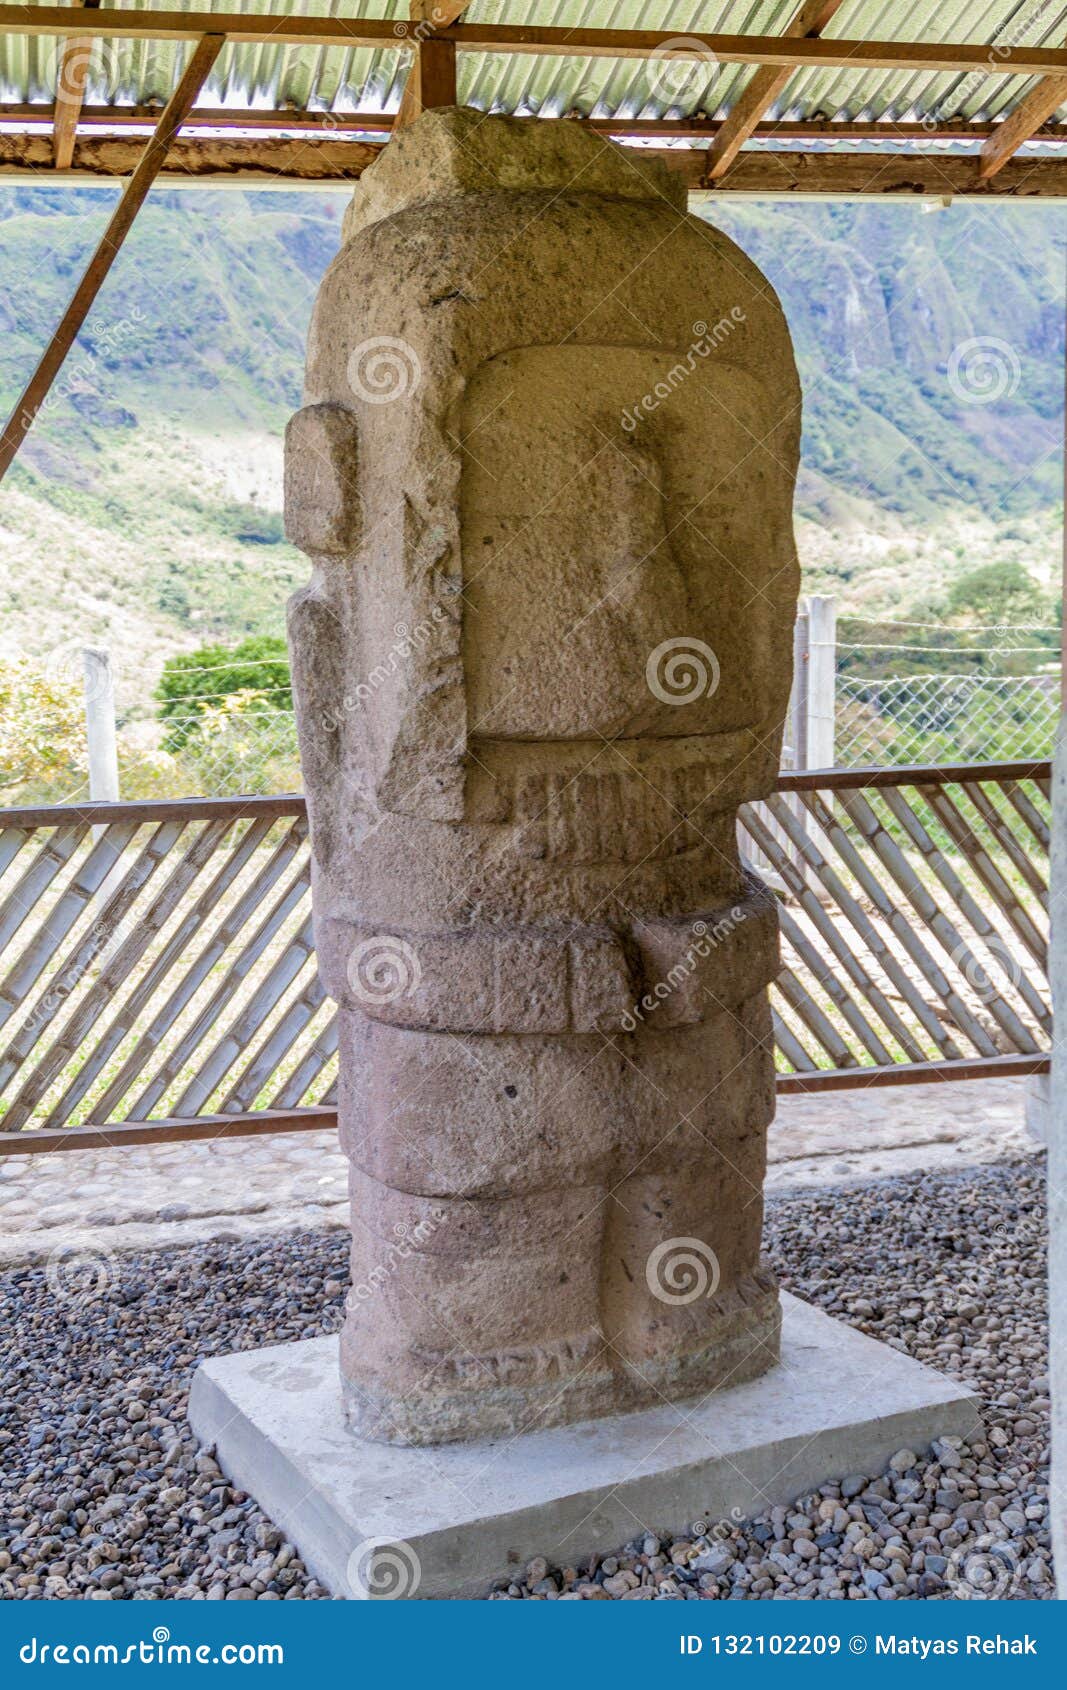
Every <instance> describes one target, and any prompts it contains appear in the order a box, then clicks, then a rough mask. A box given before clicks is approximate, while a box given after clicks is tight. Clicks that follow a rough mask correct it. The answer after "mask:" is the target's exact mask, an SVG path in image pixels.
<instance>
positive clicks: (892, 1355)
mask: <svg viewBox="0 0 1067 1690" xmlns="http://www.w3.org/2000/svg"><path fill="white" fill-rule="evenodd" d="M782 1303H783V1315H784V1321H783V1331H782V1356H781V1361H780V1363H779V1365H778V1366H777V1367H775V1368H774V1369H773V1370H772V1371H771V1372H769V1373H765V1374H764V1375H763V1376H762V1377H761V1378H759V1379H756V1380H754V1381H752V1382H751V1383H749V1384H745V1385H738V1386H734V1387H730V1388H728V1389H723V1390H719V1391H715V1392H713V1393H711V1395H709V1396H706V1397H703V1398H697V1399H694V1400H690V1401H687V1402H684V1403H675V1404H667V1403H664V1404H663V1406H662V1407H658V1408H654V1409H647V1410H644V1411H642V1412H641V1413H637V1414H627V1415H621V1416H618V1417H616V1418H613V1419H606V1420H595V1421H588V1422H584V1423H582V1424H579V1425H574V1426H565V1427H560V1428H559V1429H556V1430H551V1431H545V1432H535V1433H527V1434H525V1435H524V1436H521V1437H517V1438H511V1439H500V1440H499V1441H494V1442H486V1443H477V1444H448V1445H442V1446H439V1447H437V1448H433V1449H403V1448H397V1447H395V1446H391V1445H387V1444H374V1443H368V1442H365V1441H363V1440H361V1439H358V1438H356V1437H354V1436H353V1435H352V1433H351V1432H349V1431H348V1430H347V1429H346V1427H345V1425H344V1422H343V1420H342V1416H341V1390H340V1382H339V1379H338V1371H337V1340H336V1339H335V1338H313V1339H309V1340H307V1341H306V1342H304V1343H299V1344H284V1345H278V1346H276V1347H274V1348H271V1349H265V1350H249V1351H246V1352H244V1353H243V1354H238V1355H230V1356H223V1357H219V1358H217V1359H215V1360H213V1361H208V1362H205V1363H204V1364H203V1365H202V1366H201V1367H200V1369H199V1370H198V1372H197V1374H196V1377H195V1379H194V1381H193V1389H192V1395H191V1398H190V1403H189V1418H190V1420H191V1422H192V1426H193V1429H194V1431H195V1432H196V1435H197V1437H198V1438H199V1439H200V1441H201V1442H202V1443H203V1444H205V1445H208V1446H213V1447H214V1449H215V1452H216V1457H217V1459H218V1461H219V1463H220V1464H221V1466H222V1468H223V1469H224V1471H225V1472H226V1473H227V1474H228V1475H229V1476H230V1478H231V1479H232V1480H233V1482H234V1483H235V1484H236V1485H238V1486H240V1488H241V1489H242V1490H246V1491H248V1492H249V1493H250V1494H251V1495H252V1496H254V1497H255V1498H256V1500H257V1501H258V1502H259V1503H260V1505H261V1507H263V1508H264V1509H265V1511H266V1512H267V1514H269V1515H270V1517H271V1519H272V1520H274V1521H275V1523H276V1524H277V1525H278V1526H280V1527H281V1528H282V1529H283V1530H284V1531H285V1532H286V1533H287V1534H288V1536H289V1537H290V1538H291V1539H292V1541H293V1542H294V1543H295V1544H296V1545H297V1547H298V1548H299V1550H300V1553H301V1555H302V1556H303V1558H304V1561H305V1562H306V1564H307V1565H308V1567H309V1568H311V1570H312V1571H313V1572H314V1573H315V1575H316V1576H317V1577H318V1578H319V1579H321V1580H322V1582H323V1583H324V1584H326V1585H327V1587H328V1588H329V1589H330V1590H331V1591H332V1592H333V1593H334V1594H335V1595H337V1596H344V1597H364V1596H368V1595H371V1596H394V1595H395V1596H409V1597H413V1596H414V1597H447V1596H477V1595H481V1594H483V1593H484V1591H485V1590H486V1588H487V1587H488V1585H489V1584H490V1583H491V1581H492V1580H493V1579H494V1578H497V1577H500V1576H502V1575H505V1574H507V1573H508V1572H509V1570H511V1569H513V1568H515V1567H517V1566H519V1565H521V1564H523V1563H525V1562H526V1561H527V1560H528V1559H530V1557H531V1556H533V1555H535V1554H543V1555H546V1556H548V1557H549V1559H550V1560H555V1561H557V1562H559V1563H569V1564H572V1565H573V1564H574V1562H575V1561H577V1560H580V1559H581V1558H582V1557H584V1556H588V1555H589V1554H590V1553H591V1552H592V1551H593V1550H598V1551H600V1552H606V1551H607V1550H609V1549H615V1548H618V1546H619V1545H620V1544H622V1543H624V1542H626V1541H628V1540H629V1539H631V1538H632V1537H634V1536H635V1534H637V1533H639V1531H640V1529H641V1526H642V1524H646V1525H648V1526H656V1527H659V1528H661V1529H672V1528H675V1529H681V1528H683V1527H685V1526H687V1525H688V1522H689V1521H690V1520H692V1519H695V1518H697V1517H698V1516H700V1517H702V1518H704V1519H707V1520H709V1521H711V1522H714V1521H716V1520H720V1519H724V1520H728V1521H730V1522H731V1523H732V1522H733V1521H734V1520H736V1519H738V1518H742V1517H745V1516H749V1515H752V1514H756V1513H762V1512H763V1511H764V1510H765V1509H767V1508H769V1507H772V1506H773V1505H774V1504H776V1503H787V1502H790V1501H792V1500H793V1499H794V1498H795V1497H797V1496H800V1495H802V1494H803V1493H805V1492H807V1491H810V1490H813V1489H815V1488H816V1487H817V1486H818V1485H820V1484H822V1483H824V1482H825V1481H826V1480H827V1479H832V1478H842V1477H844V1476H845V1475H847V1474H850V1473H863V1474H876V1473H879V1472H880V1471H881V1470H882V1469H883V1468H884V1467H885V1466H886V1464H887V1462H888V1460H889V1458H890V1456H891V1455H892V1454H893V1453H894V1452H895V1451H896V1450H898V1449H901V1448H912V1449H914V1450H915V1451H916V1452H917V1453H919V1454H921V1453H922V1452H923V1451H924V1449H925V1448H926V1446H927V1444H929V1443H930V1441H931V1440H932V1439H933V1438H935V1437H938V1436H939V1435H942V1434H944V1433H949V1434H953V1433H954V1434H956V1435H958V1436H968V1435H970V1434H971V1433H973V1431H974V1430H975V1427H976V1424H977V1420H978V1409H977V1404H976V1402H975V1400H974V1399H973V1398H972V1397H971V1396H970V1395H969V1394H968V1393H967V1392H966V1391H965V1390H964V1389H963V1388H962V1387H961V1386H959V1385H956V1384H954V1383H953V1382H952V1381H951V1380H949V1379H946V1378H944V1377H943V1376H942V1375H940V1374H938V1373H935V1372H933V1371H932V1369H930V1368H928V1367H925V1366H922V1365H921V1364H920V1363H919V1362H915V1361H912V1360H910V1359H909V1358H908V1357H906V1356H903V1355H901V1354H899V1352H898V1351H896V1350H893V1349H890V1348H889V1347H888V1346H887V1345H885V1344H880V1343H876V1342H875V1341H874V1340H873V1339H871V1338H866V1337H864V1336H863V1335H862V1334H861V1333H858V1332H855V1331H853V1330H852V1329H851V1328H850V1327H847V1326H843V1325H841V1324H840V1323H839V1322H837V1321H835V1320H831V1319H830V1317H829V1316H828V1315H826V1314H823V1313H822V1312H821V1311H820V1310H818V1309H814V1308H811V1307H810V1306H809V1305H808V1304H806V1303H802V1302H800V1301H798V1300H797V1299H796V1298H794V1297H790V1296H788V1295H786V1296H783V1298H782Z"/></svg>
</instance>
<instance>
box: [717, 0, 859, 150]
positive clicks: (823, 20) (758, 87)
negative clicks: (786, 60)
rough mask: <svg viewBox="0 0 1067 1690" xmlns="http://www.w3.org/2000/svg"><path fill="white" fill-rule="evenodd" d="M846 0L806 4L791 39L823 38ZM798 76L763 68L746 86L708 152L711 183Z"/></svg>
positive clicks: (812, 0) (790, 32)
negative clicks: (797, 37) (792, 78)
mask: <svg viewBox="0 0 1067 1690" xmlns="http://www.w3.org/2000/svg"><path fill="white" fill-rule="evenodd" d="M843 3H844V0H804V4H803V5H802V6H801V8H800V10H799V12H797V14H796V16H795V17H794V18H793V19H792V21H791V22H790V23H789V24H787V26H786V28H785V31H784V33H785V34H786V35H787V36H815V35H821V34H822V32H823V30H824V29H825V28H826V26H827V24H828V23H829V22H830V21H831V19H832V18H833V16H834V13H835V12H838V11H840V9H841V6H842V5H843ZM793 75H794V71H793V69H792V68H791V67H790V68H789V69H787V70H777V69H775V68H774V67H773V66H771V65H762V66H761V67H760V68H759V70H757V71H755V72H754V74H753V75H752V76H751V77H750V79H749V80H748V82H747V83H746V84H745V86H744V88H743V89H742V90H741V93H740V95H739V97H738V99H737V101H736V102H735V104H734V105H733V107H732V108H731V110H730V111H729V113H728V114H727V116H726V118H725V120H724V122H723V126H722V128H721V129H720V130H719V133H718V135H717V136H716V137H715V141H714V144H713V145H712V146H711V147H709V148H708V181H709V182H716V181H718V179H719V177H720V176H725V175H726V172H727V171H728V170H729V168H730V166H731V164H733V162H734V159H735V158H736V157H737V155H738V153H739V152H740V151H741V148H742V147H743V146H744V144H745V142H746V141H747V140H749V138H750V137H751V136H752V135H754V134H755V132H756V129H757V127H758V125H759V121H760V119H761V118H762V117H763V116H764V114H765V113H766V112H768V111H769V110H770V108H771V106H773V104H774V102H775V100H776V99H777V98H778V96H779V94H780V93H781V92H782V90H783V88H784V87H785V86H786V84H787V82H789V80H790V78H791V77H792V76H793Z"/></svg>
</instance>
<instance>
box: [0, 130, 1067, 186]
mask: <svg viewBox="0 0 1067 1690" xmlns="http://www.w3.org/2000/svg"><path fill="white" fill-rule="evenodd" d="M383 144H384V137H383V138H382V139H381V140H378V141H356V140H338V139H337V138H336V137H333V138H330V139H326V138H322V139H320V138H319V137H317V136H316V137H315V138H314V139H312V138H310V137H308V136H301V137H295V136H294V137H289V138H285V137H282V136H273V135H272V136H262V137H255V136H248V137H242V138H240V139H237V140H231V139H227V138H223V137H219V136H203V137H199V136H194V135H188V136H184V135H183V136H179V137H178V139H177V140H176V141H174V142H173V143H172V145H171V147H170V149H169V151H168V154H167V160H166V163H165V165H164V167H163V172H162V175H161V177H160V180H161V181H165V182H166V184H167V186H168V187H191V186H195V185H201V184H202V185H204V186H209V187H219V186H222V185H225V184H226V183H235V184H241V185H243V186H248V187H256V186H258V187H272V188H286V187H301V186H306V185H308V184H309V183H323V184H333V185H335V186H338V187H340V186H343V185H344V184H345V183H349V184H350V183H352V182H353V181H354V180H355V179H356V178H357V177H358V176H360V175H361V174H362V172H363V171H364V170H365V169H366V167H367V166H368V165H369V164H372V163H373V162H374V160H375V159H376V158H377V157H378V155H379V153H380V152H381V150H382V146H383ZM144 148H145V142H144V140H143V139H142V138H140V137H137V138H134V137H132V136H123V135H115V136H111V135H100V136H97V135H94V136H86V135H80V136H79V138H78V141H77V143H76V145H75V148H74V160H73V164H72V167H71V169H70V171H67V172H65V173H64V177H65V179H66V180H68V181H70V180H74V181H84V182H106V181H114V180H115V179H116V178H119V177H123V176H128V174H129V172H130V171H131V170H132V169H133V168H134V166H135V165H136V164H137V161H138V159H139V157H140V155H141V154H142V152H143V151H144ZM641 156H642V157H643V158H656V159H660V160H662V162H663V163H664V164H666V165H667V166H668V168H669V169H671V170H676V171H678V172H679V174H680V175H681V176H683V178H684V179H685V182H686V185H687V187H688V188H689V189H690V190H692V191H699V190H700V189H701V188H702V187H706V179H705V163H704V148H703V147H676V148H673V149H671V150H663V151H660V150H658V149H655V148H651V147H650V148H647V149H646V150H645V151H644V152H643V153H642V155H641ZM5 177H7V178H17V179H19V180H21V181H27V180H28V181H39V182H42V183H45V182H47V183H53V182H54V181H55V171H54V170H53V167H52V143H51V137H50V136H49V135H46V134H45V135H32V134H27V133H23V134H20V135H0V181H3V180H4V178H5ZM714 192H715V193H716V194H731V193H741V194H754V195H763V196H766V195H785V194H789V195H793V194H799V195H804V194H825V195H830V196H840V197H842V198H849V199H851V198H858V197H861V196H875V195H877V196H886V195H896V196H897V197H898V198H899V197H901V196H903V197H904V198H913V197H921V198H926V199H942V198H951V197H953V196H956V195H959V196H963V197H972V198H986V199H997V198H1000V199H1011V198H1019V199H1058V200H1067V158H1064V157H1063V156H1062V154H1061V156H1059V157H1044V158H1032V157H1031V158H1025V159H1010V160H1009V161H1008V163H1007V164H1006V165H1005V166H1004V168H1003V169H1002V170H1001V171H999V172H998V174H997V175H996V176H995V177H994V178H993V179H992V180H991V181H989V182H983V181H981V180H980V178H979V176H978V172H977V170H976V169H975V159H974V156H973V155H971V154H959V153H924V154H922V155H920V156H902V155H901V154H899V153H896V154H893V153H872V152H852V151H845V150H844V149H841V150H840V151H834V152H785V151H778V152H764V151H763V150H762V149H754V148H751V147H749V148H746V149H745V150H744V151H743V152H742V153H740V154H739V156H738V158H737V159H736V160H735V161H734V163H733V165H732V166H731V167H730V169H729V171H728V172H727V173H726V175H725V176H724V177H722V178H721V179H720V180H719V181H718V182H717V183H716V185H715V189H714Z"/></svg>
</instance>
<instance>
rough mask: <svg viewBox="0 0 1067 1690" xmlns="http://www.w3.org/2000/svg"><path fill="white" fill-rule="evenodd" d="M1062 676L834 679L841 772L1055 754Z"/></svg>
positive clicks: (1007, 759) (838, 758) (837, 748)
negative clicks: (1053, 751) (1054, 743)
mask: <svg viewBox="0 0 1067 1690" xmlns="http://www.w3.org/2000/svg"><path fill="white" fill-rule="evenodd" d="M1059 691H1060V683H1059V677H1058V676H1048V675H897V676H888V677H885V678H880V679H878V680H864V679H859V680H855V679H853V678H852V677H851V676H849V675H839V676H838V679H837V708H836V747H835V750H836V757H835V761H836V762H837V763H838V764H839V765H840V766H841V767H844V768H861V767H876V768H884V767H887V766H892V767H903V766H905V765H907V764H909V763H969V762H972V761H983V762H999V761H1012V760H1014V759H1017V758H1020V757H1035V758H1044V757H1049V756H1051V754H1052V745H1053V737H1054V735H1055V731H1056V722H1057V719H1058V717H1059V708H1060V707H1059Z"/></svg>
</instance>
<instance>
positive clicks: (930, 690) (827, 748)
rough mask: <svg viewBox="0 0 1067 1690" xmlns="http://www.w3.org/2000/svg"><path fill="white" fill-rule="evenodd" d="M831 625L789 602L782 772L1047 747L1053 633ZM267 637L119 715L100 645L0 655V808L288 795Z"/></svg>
mask: <svg viewBox="0 0 1067 1690" xmlns="http://www.w3.org/2000/svg"><path fill="white" fill-rule="evenodd" d="M840 622H841V628H842V630H843V631H847V634H848V637H847V638H841V637H840V635H839V632H838V617H837V614H836V611H835V608H834V604H833V601H832V600H830V599H826V598H810V599H807V600H805V601H804V602H803V604H802V606H801V610H800V615H799V617H798V621H797V632H796V640H795V652H794V655H795V677H796V678H795V682H794V691H793V698H792V700H791V703H790V709H789V717H788V720H787V723H786V733H785V745H784V750H783V767H785V768H795V769H805V768H807V769H810V768H826V767H832V766H836V767H840V768H857V767H874V768H878V767H906V766H908V765H920V764H924V765H944V764H952V763H968V762H997V761H1012V760H1017V759H1020V758H1047V757H1050V756H1051V755H1052V750H1053V743H1054V738H1055V732H1056V724H1057V720H1058V717H1059V713H1060V677H1059V665H1058V657H1057V653H1058V644H1059V633H1058V630H1057V629H1056V628H1054V627H1052V626H1051V625H1047V626H1046V625H1044V624H1026V625H1022V626H1019V627H1014V628H1013V627H1010V626H982V625H979V626H967V627H959V628H946V627H945V626H944V625H943V624H937V623H915V622H905V623H892V622H886V621H883V620H874V619H867V618H864V617H859V616H848V617H841V619H840ZM268 643H269V644H271V645H272V646H273V647H274V648H276V649H274V650H273V652H272V654H271V655H268V656H261V655H258V654H256V653H255V652H253V651H250V650H249V649H248V645H247V643H246V646H245V647H238V648H236V649H235V650H234V651H230V652H227V651H226V649H225V648H221V647H220V648H217V650H216V648H202V649H201V651H200V652H197V653H187V654H183V655H181V656H180V657H178V658H176V659H172V660H171V661H170V663H169V664H168V665H167V682H168V684H167V688H166V689H165V690H164V691H160V690H159V689H157V691H156V693H155V695H154V697H152V698H149V699H139V700H137V701H135V702H134V703H133V704H132V705H129V704H127V705H126V706H125V708H124V709H122V710H116V704H115V689H114V684H113V680H112V676H111V666H110V658H109V656H108V654H107V653H106V652H103V651H88V652H85V653H84V654H83V653H81V652H77V653H75V654H74V659H76V660H72V658H71V654H69V653H68V654H67V655H66V657H65V658H64V661H63V663H61V664H58V665H57V664H55V663H49V662H47V661H46V662H43V663H42V662H40V661H38V660H36V659H35V658H33V657H31V656H29V655H27V656H23V657H19V658H16V659H13V660H12V659H8V660H0V803H7V804H12V805H35V804H37V805H39V804H58V803H62V804H71V805H76V804H77V803H79V802H82V801H84V800H87V799H102V800H110V801H114V800H116V799H120V798H121V799H124V800H131V801H132V800H141V799H146V800H147V799H154V798H184V797H188V798H194V797H203V798H230V797H237V796H240V795H243V794H260V795H267V794H271V793H279V792H294V793H295V792H301V791H302V790H303V782H302V779H301V771H300V758H299V752H298V748H297V737H296V721H295V717H294V714H293V708H292V694H291V690H290V680H289V666H288V660H287V658H286V656H285V650H284V645H283V643H282V641H281V640H280V639H279V640H276V641H273V642H268ZM205 657H206V658H207V659H208V660H207V661H205ZM83 658H84V669H83V663H82V660H83Z"/></svg>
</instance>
